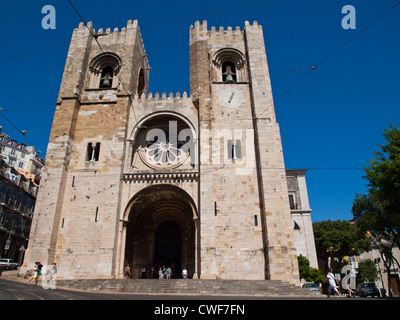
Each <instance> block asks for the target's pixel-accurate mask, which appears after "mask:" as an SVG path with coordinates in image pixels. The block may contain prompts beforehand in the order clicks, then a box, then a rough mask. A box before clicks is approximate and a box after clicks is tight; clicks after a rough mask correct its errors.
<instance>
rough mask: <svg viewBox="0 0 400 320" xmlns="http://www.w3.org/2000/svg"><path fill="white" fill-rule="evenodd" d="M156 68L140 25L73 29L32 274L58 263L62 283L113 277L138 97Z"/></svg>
mask: <svg viewBox="0 0 400 320" xmlns="http://www.w3.org/2000/svg"><path fill="white" fill-rule="evenodd" d="M89 29H90V31H89ZM149 69H150V68H149V65H148V61H147V55H146V52H145V49H144V46H143V42H142V38H141V34H140V30H139V27H138V23H137V20H135V21H133V22H132V21H131V20H130V21H128V24H127V26H126V27H124V28H122V29H121V30H118V28H115V29H114V30H110V29H107V30H103V29H99V30H97V31H96V30H95V29H93V26H92V23H91V22H89V23H88V24H87V26H84V25H83V23H81V24H80V25H79V28H76V29H75V30H74V31H73V34H72V38H71V43H70V47H69V51H68V56H67V60H66V63H65V69H64V74H63V78H62V82H61V87H60V92H59V96H58V100H57V106H56V111H55V115H54V120H53V126H52V129H51V134H50V140H49V144H48V149H47V157H46V170H45V172H44V174H43V177H42V181H41V186H40V189H41V190H40V193H39V197H38V200H37V203H36V211H35V216H34V220H33V225H32V229H31V234H30V241H29V248H28V251H27V256H26V258H25V265H24V267H25V268H32V267H33V265H34V263H35V261H40V262H42V264H43V265H51V264H52V263H53V262H54V261H56V262H57V265H58V266H59V275H60V277H61V278H85V277H97V278H110V277H112V276H113V272H114V269H115V257H114V255H115V247H116V230H117V229H118V223H119V210H120V207H119V206H120V204H119V192H120V191H119V190H120V180H121V175H122V170H123V169H122V168H123V158H124V154H125V149H126V141H125V138H126V136H127V133H126V130H127V121H128V115H129V111H130V108H131V99H132V98H131V96H133V95H134V94H136V95H142V94H147V85H148V77H149Z"/></svg>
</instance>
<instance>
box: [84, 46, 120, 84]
mask: <svg viewBox="0 0 400 320" xmlns="http://www.w3.org/2000/svg"><path fill="white" fill-rule="evenodd" d="M121 65H122V61H121V58H120V57H119V56H118V55H116V54H115V53H112V52H104V53H101V54H99V55H97V56H96V57H94V58H93V59H92V61H91V62H90V64H89V70H90V79H89V88H90V89H109V88H110V89H112V88H117V87H118V81H117V79H118V73H119V71H120V69H121Z"/></svg>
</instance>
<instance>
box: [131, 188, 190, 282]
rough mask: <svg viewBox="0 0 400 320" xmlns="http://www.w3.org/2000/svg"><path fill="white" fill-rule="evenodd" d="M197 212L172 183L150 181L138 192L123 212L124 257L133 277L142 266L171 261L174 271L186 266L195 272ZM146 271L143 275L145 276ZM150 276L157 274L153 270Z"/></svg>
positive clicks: (177, 271) (147, 275)
mask: <svg viewBox="0 0 400 320" xmlns="http://www.w3.org/2000/svg"><path fill="white" fill-rule="evenodd" d="M196 219H197V213H196V210H195V205H194V202H193V199H192V198H191V197H190V196H189V195H188V194H187V193H186V192H185V191H184V190H182V189H180V188H179V187H176V186H173V185H164V184H162V185H153V186H149V187H147V188H145V189H143V190H141V191H140V192H138V193H137V194H136V195H135V196H134V197H133V198H132V199H131V201H130V203H129V204H128V206H127V209H126V212H125V219H124V220H125V221H126V223H125V228H126V237H125V253H124V254H125V257H124V266H126V265H127V264H129V265H130V266H131V270H132V277H133V278H142V269H143V268H146V267H147V268H149V269H150V270H151V266H154V267H155V268H157V266H159V265H161V266H164V265H165V266H167V265H172V264H173V266H174V268H175V274H177V275H180V269H181V268H183V267H186V268H187V269H188V271H189V274H190V275H191V276H193V274H194V273H195V272H196V267H195V265H196V256H195V255H196V243H195V242H196V239H197V237H196V234H197V230H196V224H195V220H196ZM149 274H150V273H149V272H147V273H146V276H145V277H151V275H150V276H149ZM153 277H157V275H156V274H153Z"/></svg>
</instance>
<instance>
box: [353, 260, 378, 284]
mask: <svg viewBox="0 0 400 320" xmlns="http://www.w3.org/2000/svg"><path fill="white" fill-rule="evenodd" d="M357 277H358V281H359V282H374V281H375V280H376V279H377V278H378V270H376V266H375V263H374V262H373V261H372V260H371V259H368V260H365V261H361V262H359V263H358V273H357Z"/></svg>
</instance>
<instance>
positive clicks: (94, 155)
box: [86, 142, 100, 161]
mask: <svg viewBox="0 0 400 320" xmlns="http://www.w3.org/2000/svg"><path fill="white" fill-rule="evenodd" d="M86 150H87V151H86V161H99V156H100V142H97V143H96V145H95V146H93V143H91V142H89V143H88V144H87V148H86Z"/></svg>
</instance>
